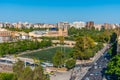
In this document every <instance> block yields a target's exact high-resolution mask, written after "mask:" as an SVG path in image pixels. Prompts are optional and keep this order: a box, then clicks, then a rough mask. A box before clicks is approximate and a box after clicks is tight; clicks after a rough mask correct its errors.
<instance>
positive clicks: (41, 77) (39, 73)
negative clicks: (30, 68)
mask: <svg viewBox="0 0 120 80" xmlns="http://www.w3.org/2000/svg"><path fill="white" fill-rule="evenodd" d="M33 80H49V78H48V77H47V76H46V75H45V74H44V71H43V68H42V67H41V66H38V67H35V69H34V76H33Z"/></svg>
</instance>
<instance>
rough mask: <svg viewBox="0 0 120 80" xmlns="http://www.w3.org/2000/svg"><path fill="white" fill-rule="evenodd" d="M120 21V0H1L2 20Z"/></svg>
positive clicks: (50, 21)
mask: <svg viewBox="0 0 120 80" xmlns="http://www.w3.org/2000/svg"><path fill="white" fill-rule="evenodd" d="M18 21H21V22H31V23H57V22H64V21H65V22H74V21H85V22H87V21H94V22H95V23H98V24H101V23H120V0H0V22H18Z"/></svg>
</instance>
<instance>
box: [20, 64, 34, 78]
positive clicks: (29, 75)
mask: <svg viewBox="0 0 120 80" xmlns="http://www.w3.org/2000/svg"><path fill="white" fill-rule="evenodd" d="M21 80H33V71H32V70H31V68H30V67H28V66H27V67H26V68H25V69H24V71H23V73H22V79H21Z"/></svg>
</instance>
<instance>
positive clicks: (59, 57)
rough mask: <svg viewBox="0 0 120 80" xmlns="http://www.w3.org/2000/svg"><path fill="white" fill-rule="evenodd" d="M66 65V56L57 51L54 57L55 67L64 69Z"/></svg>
mask: <svg viewBox="0 0 120 80" xmlns="http://www.w3.org/2000/svg"><path fill="white" fill-rule="evenodd" d="M63 64H64V56H63V54H62V53H61V52H60V51H56V53H55V55H54V56H53V65H54V66H55V67H62V66H63Z"/></svg>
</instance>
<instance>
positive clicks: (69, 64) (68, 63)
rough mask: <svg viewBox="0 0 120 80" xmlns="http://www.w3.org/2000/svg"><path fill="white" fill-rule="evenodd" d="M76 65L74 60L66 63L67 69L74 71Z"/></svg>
mask: <svg viewBox="0 0 120 80" xmlns="http://www.w3.org/2000/svg"><path fill="white" fill-rule="evenodd" d="M75 64H76V61H75V60H74V59H69V60H67V61H66V68H67V69H72V68H73V67H74V66H75Z"/></svg>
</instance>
